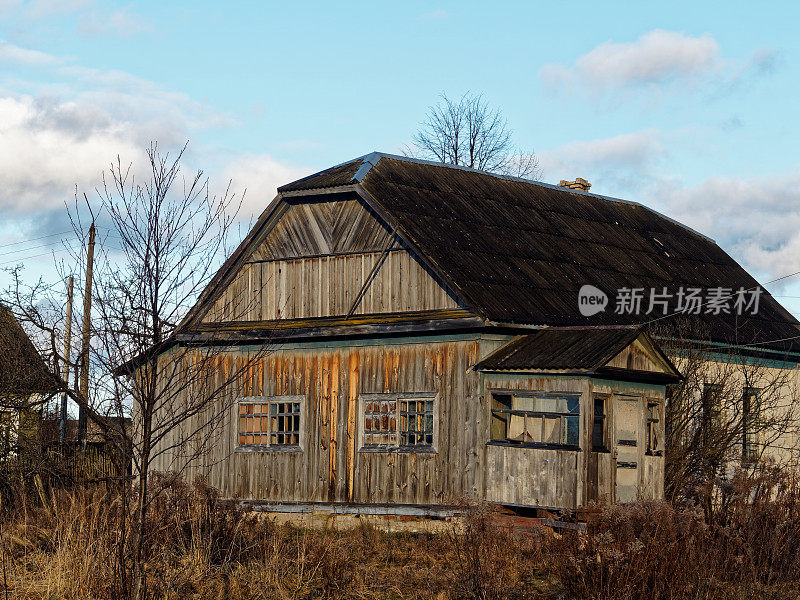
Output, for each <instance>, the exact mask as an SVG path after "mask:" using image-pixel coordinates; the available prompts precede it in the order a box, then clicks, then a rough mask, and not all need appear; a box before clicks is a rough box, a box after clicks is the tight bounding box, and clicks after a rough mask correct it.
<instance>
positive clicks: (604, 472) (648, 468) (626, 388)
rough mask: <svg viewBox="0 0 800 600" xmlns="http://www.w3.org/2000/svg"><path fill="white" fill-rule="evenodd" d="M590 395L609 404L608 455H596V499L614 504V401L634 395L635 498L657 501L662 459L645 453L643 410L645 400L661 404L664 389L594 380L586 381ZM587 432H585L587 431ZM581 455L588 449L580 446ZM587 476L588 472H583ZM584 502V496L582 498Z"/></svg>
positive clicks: (660, 493)
mask: <svg viewBox="0 0 800 600" xmlns="http://www.w3.org/2000/svg"><path fill="white" fill-rule="evenodd" d="M593 394H602V395H607V396H609V397H610V398H611V401H610V402H606V427H607V435H608V443H609V447H610V450H611V452H610V453H599V454H598V479H599V486H598V487H599V490H598V491H599V499H600V500H603V499H604V498H605V500H606V501H616V455H615V453H614V450H615V448H616V446H617V440H616V439H615V432H614V407H615V402H614V399H615V398H617V397H619V396H634V397H637V398H639V399H640V408H641V410H640V413H639V443H638V447H637V450H638V456H637V458H636V460H637V462H638V464H639V465H640V468H639V482H638V490H639V497H641V498H656V499H661V498H663V497H664V457H663V456H648V455H647V454H646V453H645V451H646V450H647V447H646V446H647V442H646V432H647V426H646V419H647V416H646V407H647V401H648V400H652V401H657V402H661V403H662V405H663V402H664V388H663V387H662V386H656V385H647V384H636V383H626V382H618V381H608V380H597V379H594V380H592V381H591V382H590V396H592V395H593ZM660 426H661V431H660V435H661V439H662V440H663V439H664V422H663V411H662V421H661V424H660ZM588 431H589V430H587V432H588ZM582 449H583V451H584V453H585V454H586V455H587V462H588V454H589V453H590V452H591V449H590V448H589V447H588V445H587V447H585V448H584V447H582ZM587 475H588V472H587ZM584 501H588V497H585V498H584Z"/></svg>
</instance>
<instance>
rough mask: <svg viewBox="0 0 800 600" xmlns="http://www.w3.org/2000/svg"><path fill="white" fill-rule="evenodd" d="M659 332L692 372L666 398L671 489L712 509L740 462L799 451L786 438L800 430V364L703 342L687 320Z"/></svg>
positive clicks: (747, 464)
mask: <svg viewBox="0 0 800 600" xmlns="http://www.w3.org/2000/svg"><path fill="white" fill-rule="evenodd" d="M655 333H656V334H657V335H658V336H659V337H660V338H661V340H660V343H661V345H662V347H663V348H664V350H665V351H666V352H667V354H669V355H671V356H673V357H676V364H677V366H678V368H679V369H680V371H681V373H682V374H683V376H684V380H683V381H682V382H680V383H679V384H676V385H673V386H671V387H670V389H669V392H668V400H667V404H666V411H665V430H666V438H665V444H664V448H665V477H664V480H665V483H664V487H665V495H666V496H667V498H669V499H671V500H673V501H678V502H683V501H688V502H690V503H700V504H701V505H702V506H703V507H704V508H705V510H706V511H708V512H711V511H713V510H714V508H715V505H719V503H717V502H715V496H717V495H718V494H719V493H722V494H724V493H725V489H726V485H727V482H729V481H730V479H731V476H732V475H733V473H734V472H735V471H736V470H738V469H746V470H747V469H755V468H758V467H759V466H761V465H763V464H764V463H766V462H774V461H776V458H781V457H783V458H784V459H789V458H791V457H790V456H789V455H790V450H791V449H790V448H789V447H785V445H786V444H787V443H790V441H791V440H792V439H794V438H795V436H796V435H797V433H798V432H799V431H800V428H798V423H799V422H800V421H798V419H800V397H798V394H797V390H796V389H795V383H796V382H795V380H794V372H793V369H791V368H785V367H783V368H782V367H781V365H780V364H779V363H780V361H778V362H777V363H776V361H775V359H772V360H770V359H766V358H764V357H763V355H759V354H757V353H753V352H745V351H743V350H742V349H741V348H739V347H736V346H729V347H724V346H720V345H718V344H717V345H710V344H707V343H702V341H698V340H703V339H706V337H705V336H703V334H702V333H701V332H698V328H697V327H696V326H692V325H689V324H687V323H679V324H676V325H675V326H673V327H671V328H670V329H669V330H668V331H667V330H664V331H657V332H655ZM717 499H718V498H717Z"/></svg>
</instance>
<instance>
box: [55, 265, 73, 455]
mask: <svg viewBox="0 0 800 600" xmlns="http://www.w3.org/2000/svg"><path fill="white" fill-rule="evenodd" d="M74 282H75V278H74V277H73V276H72V275H70V276H69V279H68V280H67V324H66V326H65V327H64V364H63V365H62V366H61V379H62V380H63V381H64V383H66V382H67V380H68V379H69V359H70V345H71V344H72V288H73V284H74ZM66 438H67V393H66V392H64V393H63V394H62V395H61V410H59V413H58V441H59V442H61V443H62V444H63V443H64V440H65V439H66Z"/></svg>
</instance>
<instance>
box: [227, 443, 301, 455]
mask: <svg viewBox="0 0 800 600" xmlns="http://www.w3.org/2000/svg"><path fill="white" fill-rule="evenodd" d="M302 451H303V449H302V448H301V447H300V446H298V445H296V444H292V445H287V446H237V447H236V450H234V452H278V453H287V452H288V453H292V452H302Z"/></svg>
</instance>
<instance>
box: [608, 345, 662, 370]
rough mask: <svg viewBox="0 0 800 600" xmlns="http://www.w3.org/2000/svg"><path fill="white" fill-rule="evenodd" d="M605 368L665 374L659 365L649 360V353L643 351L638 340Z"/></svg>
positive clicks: (643, 348) (645, 350)
mask: <svg viewBox="0 0 800 600" xmlns="http://www.w3.org/2000/svg"><path fill="white" fill-rule="evenodd" d="M607 366H609V367H615V368H619V369H635V370H637V371H652V372H657V373H664V372H666V369H665V368H664V367H663V366H662V365H661V364H658V363H656V362H655V361H654V360H653V359H652V358H651V354H650V351H648V350H647V349H645V347H644V346H643V345H642V344H641V342H639V341H638V340H637V341H635V342H633V343H632V344H631V345H630V346H628V347H627V348H625V350H623V351H622V352H620V353H619V354H617V355H616V356H615V357H614V358H612V359H611V361H609V363H608V365H607Z"/></svg>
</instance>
